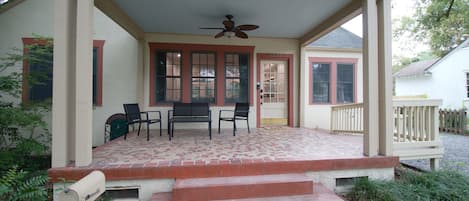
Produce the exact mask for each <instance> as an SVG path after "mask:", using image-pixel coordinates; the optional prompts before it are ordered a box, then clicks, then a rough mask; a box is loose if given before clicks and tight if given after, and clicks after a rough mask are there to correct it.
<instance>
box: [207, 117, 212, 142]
mask: <svg viewBox="0 0 469 201" xmlns="http://www.w3.org/2000/svg"><path fill="white" fill-rule="evenodd" d="M208 135H209V136H210V140H212V121H209V122H208Z"/></svg>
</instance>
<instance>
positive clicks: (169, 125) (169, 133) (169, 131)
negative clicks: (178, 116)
mask: <svg viewBox="0 0 469 201" xmlns="http://www.w3.org/2000/svg"><path fill="white" fill-rule="evenodd" d="M168 135H169V141H171V124H170V123H169V121H168Z"/></svg>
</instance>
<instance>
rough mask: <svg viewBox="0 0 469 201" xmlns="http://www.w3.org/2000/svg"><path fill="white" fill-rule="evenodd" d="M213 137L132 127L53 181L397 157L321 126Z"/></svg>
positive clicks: (381, 163)
mask: <svg viewBox="0 0 469 201" xmlns="http://www.w3.org/2000/svg"><path fill="white" fill-rule="evenodd" d="M212 136H213V138H212V140H210V139H209V136H208V131H207V130H205V129H194V130H183V129H176V130H175V134H174V138H173V139H172V141H169V140H168V136H167V134H166V131H163V136H161V137H160V136H159V132H158V131H157V130H152V131H151V134H150V141H146V132H145V131H143V132H141V135H140V136H137V134H136V133H131V134H129V135H128V136H127V140H124V139H123V137H121V138H119V139H116V140H114V141H112V142H109V143H107V144H104V145H102V146H99V147H97V148H95V149H94V150H93V161H92V163H91V164H90V165H89V166H85V167H65V168H51V169H49V177H50V178H51V181H53V182H54V181H60V180H61V179H68V180H78V179H80V178H82V177H83V176H85V175H86V174H88V173H89V172H91V171H92V170H102V171H103V172H104V173H105V174H106V179H108V180H127V179H152V178H153V179H157V178H204V177H223V176H241V175H261V174H283V173H295V172H296V173H298V172H306V171H323V170H340V169H365V168H385V167H394V166H396V165H397V164H398V163H399V159H398V157H366V156H364V155H363V151H362V149H363V137H362V136H359V135H335V134H330V133H328V132H326V131H323V130H314V129H306V128H290V127H268V128H258V129H252V130H251V133H248V132H247V129H239V130H238V132H237V135H236V136H233V135H232V131H231V129H223V130H222V133H221V134H220V135H219V134H218V133H217V132H216V130H215V129H214V130H213V132H212Z"/></svg>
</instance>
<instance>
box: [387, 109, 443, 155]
mask: <svg viewBox="0 0 469 201" xmlns="http://www.w3.org/2000/svg"><path fill="white" fill-rule="evenodd" d="M440 104H441V100H395V101H393V109H394V144H393V150H394V151H393V154H394V155H395V156H399V157H400V158H401V159H425V158H430V159H435V158H441V157H443V152H444V151H443V145H442V143H441V140H440V136H439V130H438V126H439V124H438V121H439V118H438V115H439V114H438V107H439V105H440Z"/></svg>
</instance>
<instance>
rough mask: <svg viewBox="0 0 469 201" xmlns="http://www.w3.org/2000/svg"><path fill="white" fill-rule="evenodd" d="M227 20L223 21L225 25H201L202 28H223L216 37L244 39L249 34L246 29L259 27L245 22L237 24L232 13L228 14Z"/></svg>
mask: <svg viewBox="0 0 469 201" xmlns="http://www.w3.org/2000/svg"><path fill="white" fill-rule="evenodd" d="M225 17H226V20H224V21H223V25H224V27H223V28H222V27H200V29H214V30H221V31H220V32H218V33H217V34H216V35H215V38H221V37H223V36H225V37H227V38H232V37H238V38H242V39H247V38H248V35H247V34H246V33H245V32H244V31H251V30H254V29H257V28H259V26H258V25H253V24H243V25H239V26H235V22H234V21H233V20H232V19H233V16H232V15H226V16H225Z"/></svg>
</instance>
